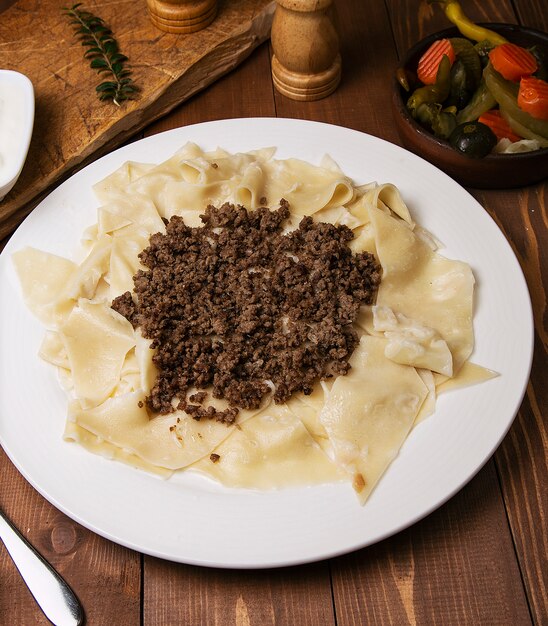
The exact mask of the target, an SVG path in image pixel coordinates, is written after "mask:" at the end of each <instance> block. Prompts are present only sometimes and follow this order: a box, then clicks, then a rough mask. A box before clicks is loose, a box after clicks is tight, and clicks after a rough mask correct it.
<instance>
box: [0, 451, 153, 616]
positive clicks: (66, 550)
mask: <svg viewBox="0 0 548 626" xmlns="http://www.w3.org/2000/svg"><path fill="white" fill-rule="evenodd" d="M0 475H1V476H2V494H1V501H0V505H1V506H2V508H3V509H4V511H5V512H6V514H7V515H8V517H10V519H11V520H12V521H13V523H14V524H15V525H16V526H17V527H18V528H19V530H20V531H21V533H22V534H23V535H24V536H25V537H26V538H27V539H28V540H29V541H30V542H31V543H32V544H33V545H34V546H35V547H36V548H37V549H38V551H39V552H40V553H41V554H42V555H43V556H44V558H46V559H47V560H48V561H49V562H50V563H51V564H52V565H53V566H54V567H55V568H56V569H57V571H58V572H59V573H60V574H61V576H63V578H65V580H66V581H67V582H68V583H69V584H70V585H71V587H72V588H73V589H74V591H75V593H76V595H77V596H78V598H79V599H80V601H81V603H82V605H83V607H84V610H85V613H86V617H87V623H88V624H108V623H115V624H116V625H117V626H124V625H127V626H134V625H135V624H138V623H139V612H140V585H141V565H140V556H139V554H137V553H136V552H132V551H130V550H127V549H126V548H122V547H121V546H118V545H116V544H114V543H111V542H110V541H107V540H106V539H103V538H101V537H99V535H96V534H95V533H92V532H91V531H89V530H87V529H85V528H83V527H82V526H80V525H79V524H76V523H75V522H73V521H72V520H71V519H69V518H68V517H66V516H65V515H64V514H63V513H61V512H60V511H58V510H57V509H55V508H54V507H53V506H51V505H50V504H49V503H48V502H46V501H45V500H44V499H43V498H42V497H41V496H40V495H39V494H38V493H37V492H36V491H35V490H34V489H33V488H32V487H31V486H30V485H29V484H28V483H27V482H26V481H25V479H24V478H23V477H22V476H21V474H19V472H18V471H17V470H16V469H15V467H14V466H13V465H12V463H11V461H10V460H9V459H8V457H7V456H6V454H5V453H4V451H3V450H2V449H0ZM0 580H1V581H2V583H1V584H0V624H6V625H8V624H9V625H12V624H13V625H15V626H18V625H27V624H44V625H46V624H50V622H49V621H48V620H47V619H46V618H45V617H44V615H43V613H42V612H41V611H40V609H39V608H38V605H37V604H36V602H35V601H34V599H33V597H32V596H31V595H30V592H29V591H28V589H27V587H26V586H25V584H24V583H23V580H22V578H21V576H20V575H19V572H18V571H17V569H16V568H15V565H14V564H13V562H12V561H11V559H10V557H9V555H8V553H7V550H6V549H5V548H4V546H3V545H2V544H1V543H0ZM113 609H115V610H113Z"/></svg>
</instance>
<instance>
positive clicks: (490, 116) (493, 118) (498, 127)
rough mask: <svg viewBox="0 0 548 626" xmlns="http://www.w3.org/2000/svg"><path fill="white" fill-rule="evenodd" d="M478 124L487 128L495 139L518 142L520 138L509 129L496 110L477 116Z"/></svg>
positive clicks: (508, 125)
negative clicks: (493, 134)
mask: <svg viewBox="0 0 548 626" xmlns="http://www.w3.org/2000/svg"><path fill="white" fill-rule="evenodd" d="M478 122H481V123H482V124H485V125H486V126H489V128H490V129H491V130H492V131H493V132H494V133H495V135H496V136H497V139H498V140H499V141H500V140H501V139H509V140H510V141H512V142H514V141H519V140H520V139H521V137H520V136H519V135H516V133H515V132H514V131H513V130H512V128H511V127H510V124H508V122H507V121H506V120H505V119H504V118H503V117H502V115H501V114H500V111H499V110H498V109H492V110H491V111H487V112H486V113H483V114H482V115H480V116H479V118H478Z"/></svg>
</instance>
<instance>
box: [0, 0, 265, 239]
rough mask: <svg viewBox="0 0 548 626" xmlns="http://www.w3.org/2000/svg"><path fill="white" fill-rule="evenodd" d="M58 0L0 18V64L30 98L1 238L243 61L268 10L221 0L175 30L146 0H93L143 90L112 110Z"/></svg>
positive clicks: (1, 211)
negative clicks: (210, 18)
mask: <svg viewBox="0 0 548 626" xmlns="http://www.w3.org/2000/svg"><path fill="white" fill-rule="evenodd" d="M67 4H70V3H67ZM62 6H63V3H60V2H59V0H19V1H18V2H17V3H15V4H14V5H13V6H11V7H10V8H8V9H7V10H6V11H4V13H3V14H2V19H1V20H0V42H1V44H2V45H0V67H1V68H5V69H14V70H17V71H20V72H22V73H24V74H26V75H27V76H28V77H29V78H30V79H31V81H32V83H33V85H34V90H35V97H36V115H35V126H34V133H33V137H32V141H31V146H30V150H29V155H28V158H27V161H26V163H25V166H24V168H23V171H22V173H21V176H20V178H19V180H18V181H17V183H16V185H15V187H14V188H13V189H12V191H11V192H10V193H9V194H8V196H7V197H6V198H5V199H4V201H3V202H2V203H0V239H1V238H2V237H4V236H6V235H7V234H9V233H10V232H11V231H12V230H13V229H14V228H15V227H16V226H17V224H18V223H19V222H20V221H21V219H22V218H23V217H24V215H26V214H27V213H28V211H29V210H30V209H31V208H32V206H34V205H35V201H36V199H37V198H40V197H41V196H42V195H43V194H44V192H45V191H47V190H49V189H50V188H51V185H52V184H53V183H54V182H56V181H58V180H59V179H60V178H62V177H63V176H66V175H67V174H69V173H70V172H73V171H74V170H75V169H76V168H77V167H78V166H81V165H82V164H84V163H86V162H87V161H89V159H90V157H92V156H93V157H97V156H98V155H100V154H103V153H105V152H106V151H108V150H110V149H112V148H115V147H118V146H119V145H121V144H122V143H123V142H124V141H125V140H126V139H128V138H129V137H131V136H133V135H135V133H136V132H138V131H139V130H140V129H142V128H143V127H144V126H146V124H148V123H150V122H151V121H152V120H155V119H157V118H158V117H160V116H161V115H164V114H165V113H167V112H168V111H170V110H171V109H173V108H174V107H175V106H177V105H178V104H180V103H181V102H183V101H184V100H186V99H188V98H189V97H190V96H192V95H193V94H195V93H197V92H198V91H200V90H201V89H203V88H204V87H205V86H207V85H209V84H210V83H212V82H213V81H214V80H215V79H217V78H219V77H220V76H222V75H223V74H226V73H227V72H228V71H229V70H231V69H232V68H233V67H235V66H236V65H237V64H238V63H240V62H241V61H242V59H244V58H245V57H246V56H247V55H249V54H250V53H251V51H252V50H253V49H254V48H255V47H256V46H257V45H259V44H260V43H261V42H262V41H264V40H265V39H266V38H267V37H268V35H269V32H270V25H271V22H272V13H273V4H272V0H220V1H219V13H218V16H217V18H216V19H215V21H214V22H213V23H212V24H211V25H210V26H208V27H207V28H205V29H203V30H201V31H199V32H196V33H192V34H189V35H172V34H169V33H165V32H162V31H160V30H158V29H156V28H155V27H154V26H153V25H152V23H151V21H150V19H149V16H148V13H147V8H146V2H145V0H140V1H137V2H136V1H135V0H119V1H118V2H112V1H111V0H89V2H87V3H86V8H87V9H89V10H90V11H92V12H93V13H95V14H96V15H99V16H101V17H102V18H103V19H104V20H105V22H106V23H107V24H108V25H109V26H110V28H111V29H112V31H113V33H114V34H115V37H116V39H117V40H118V42H119V44H120V50H121V52H123V53H124V54H125V55H126V56H128V57H129V59H130V67H131V70H132V77H133V79H134V81H135V84H136V85H137V86H138V87H139V89H140V91H139V93H138V95H137V97H136V98H135V100H132V101H128V102H125V103H123V104H122V105H121V106H120V107H117V106H116V105H114V104H112V103H110V102H104V103H100V102H99V101H98V99H97V95H96V93H95V86H96V85H97V84H98V83H99V82H101V79H98V77H97V74H96V72H95V71H94V70H91V69H90V68H89V63H88V62H87V61H85V60H84V59H83V56H82V55H83V52H84V49H83V48H82V46H81V45H80V43H79V42H78V41H77V40H76V38H75V37H74V34H73V31H72V27H71V25H70V24H69V21H68V19H67V17H66V16H65V15H64V14H63V12H62V10H61V8H62ZM33 201H34V202H33Z"/></svg>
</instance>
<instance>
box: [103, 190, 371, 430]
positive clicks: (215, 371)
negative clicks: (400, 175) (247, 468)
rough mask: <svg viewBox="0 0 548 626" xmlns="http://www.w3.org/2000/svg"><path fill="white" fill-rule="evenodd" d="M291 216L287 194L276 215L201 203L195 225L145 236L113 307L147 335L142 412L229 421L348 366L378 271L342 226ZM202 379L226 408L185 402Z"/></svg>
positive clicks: (177, 224) (173, 224) (178, 224)
mask: <svg viewBox="0 0 548 626" xmlns="http://www.w3.org/2000/svg"><path fill="white" fill-rule="evenodd" d="M288 217H289V205H288V203H287V202H286V201H285V200H282V201H281V202H280V208H279V209H278V210H275V211H272V210H270V209H268V208H266V207H262V208H260V209H257V210H256V211H254V212H248V211H247V210H246V209H245V208H244V207H242V206H234V205H232V204H224V205H223V206H221V207H220V208H215V207H213V206H209V207H208V208H207V209H206V212H205V214H204V215H202V216H201V219H202V222H203V224H204V226H203V227H202V228H190V227H188V226H187V225H186V224H185V223H184V221H183V219H182V218H180V217H177V216H175V217H172V218H171V220H170V221H169V223H168V224H167V227H166V234H165V235H164V234H161V233H158V234H156V235H153V236H152V237H151V238H150V245H149V247H148V248H146V249H145V250H143V252H141V254H140V255H139V257H140V260H141V263H142V264H143V265H144V266H145V267H146V268H147V269H146V271H142V270H139V272H138V273H137V274H136V275H135V277H134V285H135V288H134V295H133V296H132V295H131V294H130V293H129V292H127V293H125V294H123V295H122V296H120V297H118V298H116V299H115V300H114V302H113V304H112V306H113V308H114V309H115V310H117V311H118V312H119V313H121V314H122V315H124V316H125V317H127V319H128V320H129V321H130V322H131V323H132V324H133V325H134V326H135V327H137V326H138V327H140V328H141V332H142V333H143V335H144V336H145V337H147V338H149V339H151V340H152V344H151V347H152V348H154V349H155V354H154V357H153V361H154V363H155V365H156V367H157V368H158V372H159V373H158V377H157V380H156V383H155V385H154V387H153V388H152V389H151V391H150V395H149V396H148V397H147V399H146V403H147V405H148V407H149V409H150V410H152V411H153V412H159V413H164V414H165V413H168V412H170V411H172V410H173V407H174V406H178V408H181V409H183V410H185V411H186V412H187V413H188V414H189V415H192V417H194V418H195V419H201V418H202V417H208V418H213V419H217V420H219V421H223V422H226V423H233V422H234V420H235V419H236V415H237V410H238V408H245V409H255V408H257V407H258V406H259V405H260V403H261V401H262V399H263V398H264V396H265V395H266V394H268V393H270V392H271V391H273V397H274V400H275V402H277V403H282V402H285V401H286V400H288V399H289V398H290V396H291V395H292V394H293V393H294V392H297V391H302V392H304V393H305V394H310V393H311V392H312V389H313V386H314V384H315V383H316V382H317V381H318V380H319V379H321V378H329V377H332V376H333V375H344V374H346V373H347V372H348V370H349V368H350V366H349V364H348V359H349V357H350V355H351V354H352V352H353V350H354V348H355V347H356V345H357V343H358V335H357V333H356V331H355V329H354V328H353V322H354V321H355V319H356V316H357V314H358V311H359V308H360V306H361V305H362V304H371V303H373V302H374V298H375V294H376V290H377V288H378V285H379V282H380V268H379V266H378V264H377V262H376V260H375V257H374V256H373V255H372V254H370V253H368V252H361V253H359V254H352V251H351V250H350V248H349V247H348V242H349V241H350V240H351V239H352V237H353V235H352V231H351V230H350V229H349V228H347V227H346V226H333V225H332V224H324V223H315V222H314V221H313V220H312V218H310V217H304V218H303V219H302V220H301V223H300V225H299V227H298V229H296V230H294V231H292V232H290V233H288V234H285V235H284V234H283V232H282V225H283V222H284V221H285V220H286V219H287V218H288ZM209 386H212V388H213V391H212V395H213V396H214V397H215V398H225V399H226V400H227V401H228V403H229V405H230V408H229V409H227V410H225V411H217V410H216V409H215V408H213V407H212V406H210V407H203V406H201V404H202V402H203V400H204V399H205V396H203V397H202V396H201V395H200V396H199V397H196V396H198V394H195V395H194V396H193V397H192V398H191V399H190V400H191V402H196V403H197V404H190V403H188V402H187V401H186V400H185V398H186V394H187V391H188V390H189V389H190V388H191V387H197V388H198V389H204V388H206V387H209ZM174 400H177V402H174Z"/></svg>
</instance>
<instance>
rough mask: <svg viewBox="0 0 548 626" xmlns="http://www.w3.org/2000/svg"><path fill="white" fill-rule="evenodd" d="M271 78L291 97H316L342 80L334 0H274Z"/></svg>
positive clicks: (277, 87)
mask: <svg viewBox="0 0 548 626" xmlns="http://www.w3.org/2000/svg"><path fill="white" fill-rule="evenodd" d="M276 2H277V3H278V4H277V6H276V12H275V14H274V21H273V23H272V34H271V41H272V48H273V50H274V55H273V56H272V79H273V82H274V85H275V87H276V89H277V90H278V91H279V92H280V93H282V94H283V95H284V96H287V97H288V98H292V99H293V100H319V99H320V98H325V97H326V96H328V95H329V94H330V93H332V92H333V91H335V89H336V88H337V85H338V84H339V82H340V80H341V55H340V54H339V37H338V34H337V31H336V29H335V8H334V5H333V0H276Z"/></svg>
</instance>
